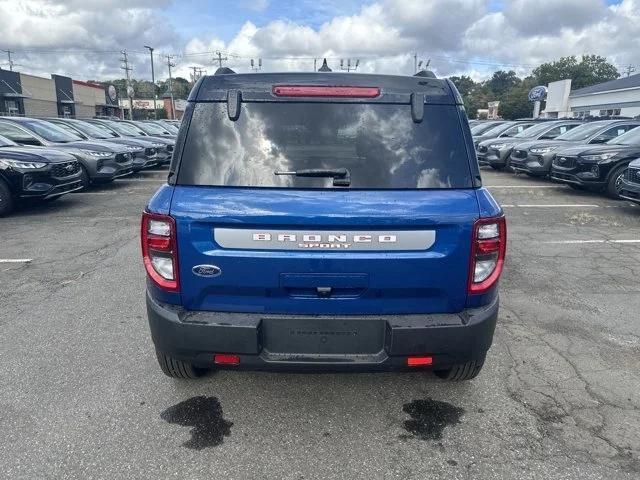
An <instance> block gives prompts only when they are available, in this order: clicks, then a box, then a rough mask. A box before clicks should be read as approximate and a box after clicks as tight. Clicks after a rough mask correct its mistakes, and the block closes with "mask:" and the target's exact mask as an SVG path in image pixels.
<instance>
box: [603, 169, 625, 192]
mask: <svg viewBox="0 0 640 480" xmlns="http://www.w3.org/2000/svg"><path fill="white" fill-rule="evenodd" d="M626 169H627V166H626V165H622V166H620V167H618V168H616V169H615V170H614V171H613V172H611V175H609V180H607V186H606V192H607V195H609V196H610V197H611V198H615V199H616V200H621V198H620V187H621V186H622V176H623V175H624V171H625V170H626Z"/></svg>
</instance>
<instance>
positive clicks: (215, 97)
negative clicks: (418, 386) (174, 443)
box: [141, 69, 506, 380]
mask: <svg viewBox="0 0 640 480" xmlns="http://www.w3.org/2000/svg"><path fill="white" fill-rule="evenodd" d="M141 236H142V252H143V259H144V265H145V268H146V272H147V311H148V319H149V324H150V329H151V335H152V338H153V342H154V344H155V347H156V351H157V356H158V361H159V364H160V367H161V368H162V370H163V372H164V373H165V374H167V375H169V376H171V377H178V378H194V377H197V376H198V375H200V374H202V373H203V372H205V371H206V370H208V369H214V368H233V369H257V370H260V369H265V370H266V369H268V370H353V371H371V370H381V371H384V370H405V369H408V370H410V369H431V370H433V371H434V372H435V374H436V375H438V376H439V377H441V378H445V379H451V380H467V379H471V378H474V377H475V376H476V375H477V374H478V373H479V372H480V369H481V368H482V366H483V363H484V360H485V356H486V353H487V350H488V349H489V347H490V346H491V342H492V338H493V333H494V329H495V325H496V319H497V316H498V280H499V277H500V274H501V272H502V267H503V264H504V258H505V248H506V224H505V218H504V215H503V212H502V209H501V208H500V206H499V205H498V204H497V202H496V201H495V200H494V199H493V198H492V196H491V195H490V194H489V192H488V191H487V190H486V189H484V188H483V187H482V184H481V178H480V172H479V169H478V163H477V160H476V157H475V152H474V147H473V141H472V137H471V133H470V130H469V126H468V123H467V120H466V115H465V112H464V109H463V107H462V99H461V97H460V95H459V93H458V91H457V90H456V88H455V86H454V85H453V84H452V83H451V82H450V81H449V80H441V79H437V78H435V77H434V75H433V74H432V73H430V72H421V73H419V74H417V75H416V76H414V77H404V76H385V75H364V74H362V75H353V74H340V73H282V74H267V73H259V74H235V73H233V72H231V71H230V70H228V69H222V72H221V73H217V74H216V75H213V76H207V77H204V78H202V79H201V80H200V81H199V82H198V83H197V84H196V85H195V87H194V88H193V90H192V92H191V95H190V97H189V101H188V106H187V109H186V111H185V115H184V119H183V121H182V125H181V127H180V132H179V135H178V137H177V141H176V149H175V152H174V155H173V160H172V163H171V167H170V172H169V177H168V183H167V184H166V185H163V186H162V187H160V189H159V190H158V191H157V192H156V193H155V195H154V196H153V198H151V200H150V201H149V203H148V205H147V207H146V209H145V211H144V213H143V217H142V229H141Z"/></svg>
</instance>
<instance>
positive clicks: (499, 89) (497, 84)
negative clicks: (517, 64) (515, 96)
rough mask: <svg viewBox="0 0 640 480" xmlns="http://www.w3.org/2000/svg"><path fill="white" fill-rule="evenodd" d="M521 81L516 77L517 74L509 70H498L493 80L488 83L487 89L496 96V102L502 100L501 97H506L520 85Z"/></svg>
mask: <svg viewBox="0 0 640 480" xmlns="http://www.w3.org/2000/svg"><path fill="white" fill-rule="evenodd" d="M520 82H521V80H520V79H519V78H518V76H517V75H516V72H514V71H513V70H509V71H508V72H505V71H504V70H498V71H497V72H494V73H493V75H492V76H491V78H490V79H489V80H488V81H487V87H488V88H489V90H490V91H491V93H492V94H493V96H494V100H500V97H502V96H503V95H505V94H506V93H507V92H508V91H509V90H511V89H512V88H513V87H515V86H516V85H518V84H519V83H520Z"/></svg>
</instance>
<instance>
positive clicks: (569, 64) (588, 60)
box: [533, 55, 620, 90]
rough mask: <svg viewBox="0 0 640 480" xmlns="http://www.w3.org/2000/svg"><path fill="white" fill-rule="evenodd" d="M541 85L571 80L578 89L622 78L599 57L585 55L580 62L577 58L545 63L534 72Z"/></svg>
mask: <svg viewBox="0 0 640 480" xmlns="http://www.w3.org/2000/svg"><path fill="white" fill-rule="evenodd" d="M533 76H534V77H535V78H536V81H537V83H538V84H539V85H546V84H548V83H549V82H555V81H557V80H564V79H567V78H570V79H571V88H572V89H574V90H575V89H578V88H583V87H588V86H591V85H595V84H597V83H602V82H606V81H609V80H614V79H616V78H618V77H619V76H620V74H619V73H618V70H617V69H616V67H615V66H614V65H612V64H611V63H609V62H608V61H607V59H606V58H605V57H601V56H599V55H583V56H582V58H581V59H580V61H578V59H577V58H576V57H575V56H571V57H562V58H560V59H559V60H556V61H554V62H550V63H543V64H542V65H540V66H539V67H538V68H536V69H535V70H534V71H533Z"/></svg>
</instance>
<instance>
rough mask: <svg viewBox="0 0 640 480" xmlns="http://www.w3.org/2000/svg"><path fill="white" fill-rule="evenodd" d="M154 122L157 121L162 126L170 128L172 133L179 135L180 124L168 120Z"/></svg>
mask: <svg viewBox="0 0 640 480" xmlns="http://www.w3.org/2000/svg"><path fill="white" fill-rule="evenodd" d="M153 123H156V124H158V125H160V126H161V127H162V128H164V129H166V130H168V131H169V132H170V133H171V134H172V135H175V136H178V132H179V131H180V124H175V123H173V122H168V121H166V120H156V121H154V122H153Z"/></svg>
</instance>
